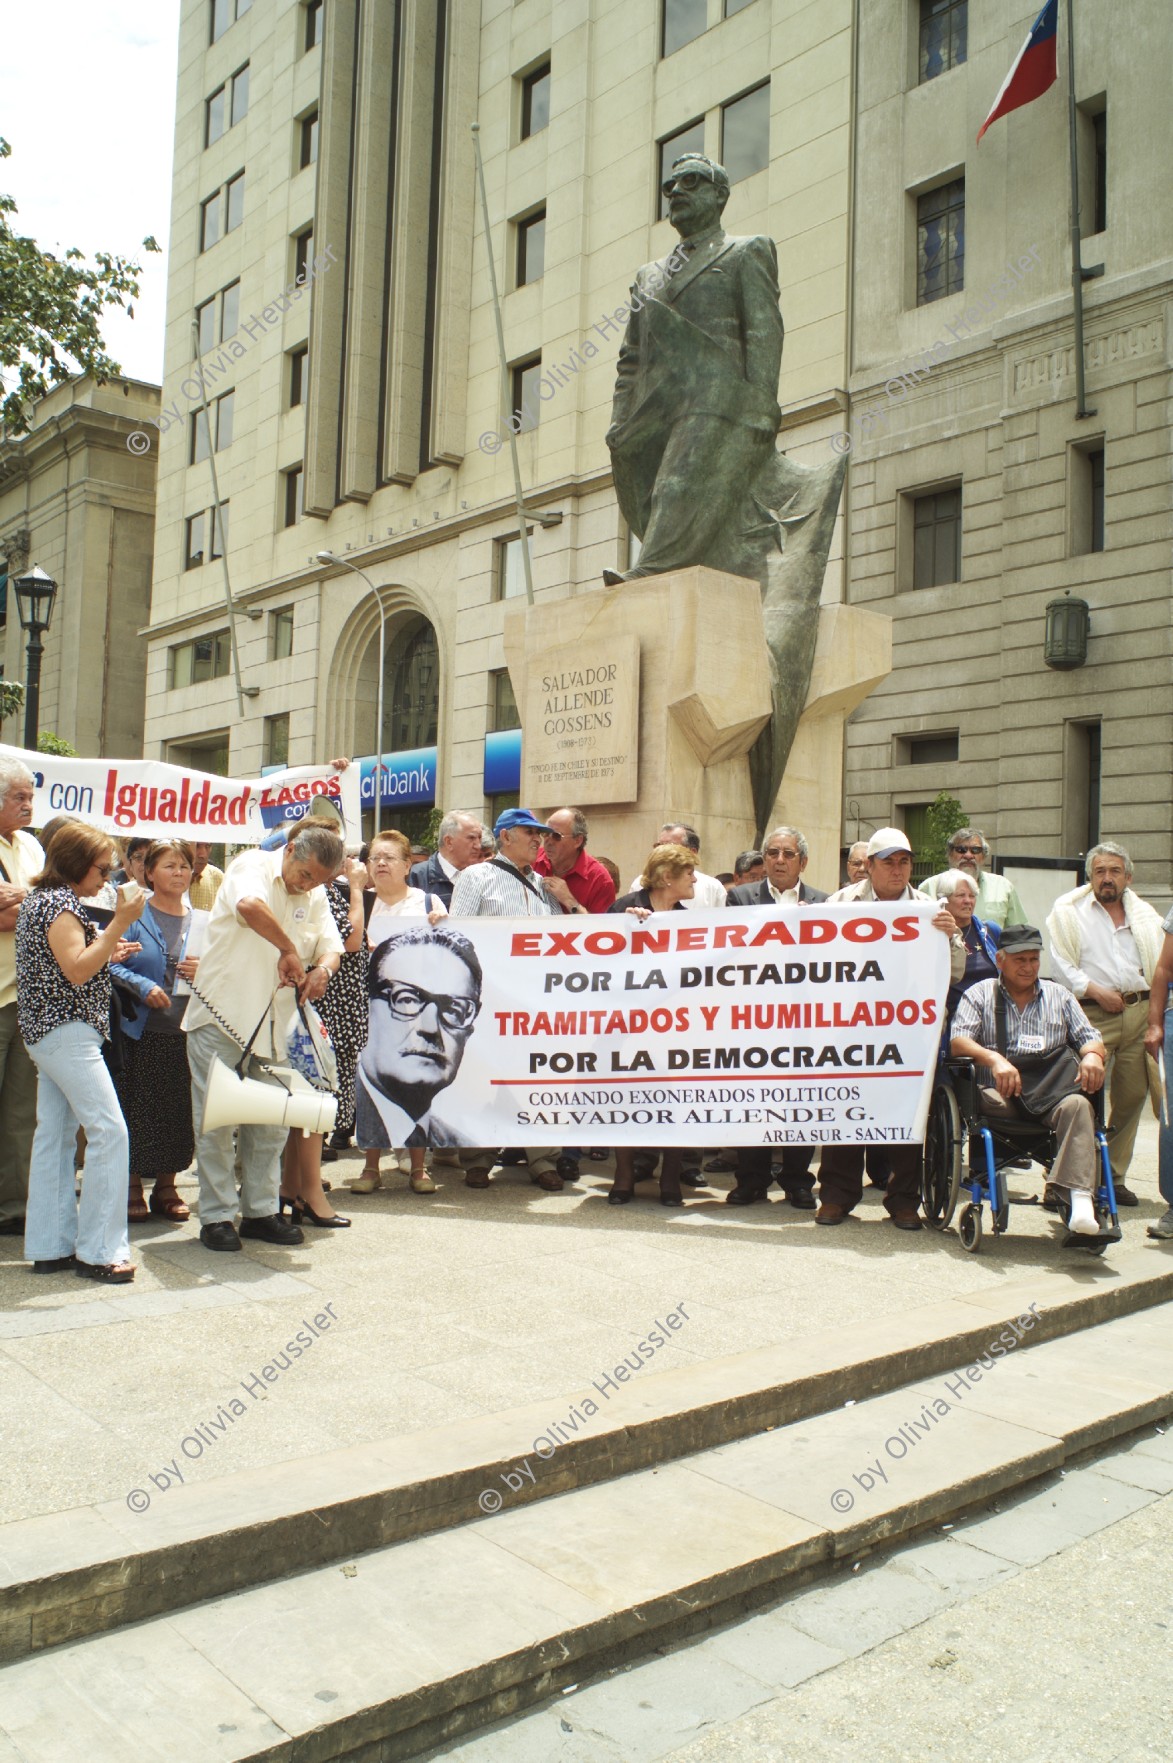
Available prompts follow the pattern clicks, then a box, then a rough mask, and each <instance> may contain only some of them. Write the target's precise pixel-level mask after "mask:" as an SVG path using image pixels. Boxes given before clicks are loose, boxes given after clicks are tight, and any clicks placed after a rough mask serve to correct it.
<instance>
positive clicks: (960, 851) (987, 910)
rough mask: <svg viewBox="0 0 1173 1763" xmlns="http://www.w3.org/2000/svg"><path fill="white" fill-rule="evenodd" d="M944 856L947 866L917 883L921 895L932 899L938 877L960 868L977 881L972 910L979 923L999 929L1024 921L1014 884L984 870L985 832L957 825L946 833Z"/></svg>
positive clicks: (988, 849)
mask: <svg viewBox="0 0 1173 1763" xmlns="http://www.w3.org/2000/svg"><path fill="white" fill-rule="evenodd" d="M945 855H946V856H947V857H948V859H949V869H943V870H942V871H941V874H940V875H931V876H930V877H929V879H928V880H927V881H924V882H921V884H920V888H921V892H922V894H927V895H928V896H929V899H930V900H935V899H936V898H937V893H938V888H939V884H940V881H941V876H944V875H948V874H949V870H952V869H960V870H962V871H963V872H964V873H965V874H966V875H968V876H971V877H972V879H973V880H974V881H975V882H976V883H977V906H976V907H975V911H976V913H977V916H978V917H979V918H980V919H981V921H982V923H983V924H996V925H997V926H998V928H999V930H1004V929H1005V928H1006V926H1007V925H1008V924H1025V923H1026V913H1025V912H1024V911H1023V909H1022V901H1021V900H1020V899H1019V898H1018V890H1017V888H1016V887H1015V886H1014V883H1013V882H1008V881H1007V880H1006V879H1005V878H1004V877H1003V876H1000V875H990V874H988V873H987V871H986V864H987V863H988V862H989V859H990V847H989V845H988V844H987V842H986V835H985V833H982V832H979V831H978V829H977V827H976V826H962V827H958V829H957V831H956V832H955V833H951V834H950V837H949V842H948V844H947V845H946V846H945Z"/></svg>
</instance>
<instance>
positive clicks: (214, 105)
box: [204, 86, 228, 147]
mask: <svg viewBox="0 0 1173 1763" xmlns="http://www.w3.org/2000/svg"><path fill="white" fill-rule="evenodd" d="M227 103H228V92H227V88H226V87H224V86H221V87H220V88H219V90H218V91H215V92H213V93H212V96H211V97H210V98H209V99H208V100H207V101H206V103H205V105H204V146H205V147H210V146H211V145H212V142H213V141H218V140H219V139H220V136H221V135H222V134H223V133H224V129H225V126H226V125H225V121H224V118H225V115H226V112H227Z"/></svg>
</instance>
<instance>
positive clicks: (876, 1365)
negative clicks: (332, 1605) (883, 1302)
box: [0, 1245, 1173, 1763]
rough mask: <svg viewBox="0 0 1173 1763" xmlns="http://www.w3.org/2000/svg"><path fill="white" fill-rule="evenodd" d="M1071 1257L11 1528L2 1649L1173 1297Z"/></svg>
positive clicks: (1144, 1268) (1164, 1261)
mask: <svg viewBox="0 0 1173 1763" xmlns="http://www.w3.org/2000/svg"><path fill="white" fill-rule="evenodd" d="M1065 1266H1066V1267H1067V1268H1068V1269H1069V1271H1067V1274H1066V1277H1065V1279H1064V1280H1063V1282H1062V1283H1060V1282H1059V1281H1058V1280H1056V1279H1054V1278H1051V1279H1048V1280H1045V1281H1040V1279H1039V1278H1038V1276H1037V1275H1036V1276H1034V1277H1033V1278H1031V1279H1029V1280H1028V1279H1022V1280H1015V1281H1009V1280H1008V1281H1007V1283H1006V1284H1005V1285H1004V1286H1003V1287H1001V1288H1000V1289H999V1290H998V1291H996V1292H986V1293H980V1294H971V1295H969V1296H966V1297H958V1298H955V1299H950V1300H948V1301H947V1302H944V1303H935V1304H931V1305H925V1306H921V1307H919V1308H915V1309H910V1310H908V1311H907V1312H906V1313H905V1314H903V1315H901V1316H897V1317H894V1318H891V1319H889V1320H885V1321H882V1322H879V1323H877V1325H876V1326H875V1327H874V1328H870V1329H868V1330H866V1331H864V1330H861V1329H859V1328H858V1327H853V1328H848V1329H840V1330H835V1329H829V1330H824V1331H823V1332H822V1333H820V1334H817V1335H812V1336H810V1337H806V1338H803V1339H800V1340H796V1341H790V1342H787V1343H785V1344H784V1345H782V1346H778V1347H770V1348H763V1349H760V1350H757V1351H754V1352H750V1353H743V1354H736V1355H733V1356H731V1357H728V1358H725V1359H717V1360H711V1361H708V1362H706V1363H705V1364H703V1365H698V1366H695V1367H689V1368H688V1369H686V1370H676V1371H671V1372H664V1373H655V1372H653V1371H645V1372H644V1373H643V1374H642V1376H641V1375H640V1374H639V1373H638V1372H635V1371H632V1370H631V1369H630V1368H627V1367H622V1366H620V1367H616V1368H612V1370H610V1371H608V1370H605V1369H601V1370H600V1375H599V1378H598V1379H596V1380H594V1387H592V1388H591V1389H590V1390H588V1391H585V1392H584V1391H582V1390H579V1391H577V1392H574V1393H573V1394H572V1395H569V1396H567V1397H566V1398H565V1399H564V1400H563V1401H561V1402H557V1401H556V1402H548V1403H542V1404H532V1405H530V1406H527V1407H525V1408H518V1409H513V1410H509V1411H506V1412H504V1413H501V1414H497V1415H494V1416H489V1417H484V1418H479V1419H476V1420H472V1421H464V1422H461V1423H459V1424H457V1425H451V1426H446V1427H441V1428H436V1429H433V1430H431V1431H427V1432H422V1433H417V1434H414V1435H411V1436H409V1437H405V1438H400V1439H393V1440H388V1441H384V1442H382V1443H379V1444H374V1445H366V1446H358V1447H352V1448H350V1449H347V1450H343V1451H336V1452H329V1453H326V1454H323V1455H320V1456H316V1457H311V1458H305V1459H302V1460H299V1461H295V1462H287V1463H283V1464H279V1465H276V1466H272V1467H267V1468H263V1469H257V1470H249V1471H244V1472H242V1473H239V1474H236V1475H233V1476H228V1477H224V1478H221V1479H217V1480H213V1481H205V1482H201V1483H196V1484H187V1485H180V1486H175V1487H172V1488H163V1489H160V1488H159V1487H157V1486H156V1487H154V1488H150V1489H138V1490H132V1491H131V1493H130V1495H128V1498H127V1500H126V1501H123V1500H117V1501H109V1502H106V1503H104V1504H102V1505H99V1506H91V1507H80V1508H76V1509H75V1510H73V1511H70V1512H65V1513H61V1514H56V1515H52V1516H47V1517H38V1518H34V1519H27V1520H23V1521H20V1522H18V1523H14V1524H9V1525H5V1526H3V1527H0V1660H15V1659H20V1658H23V1657H26V1656H27V1655H29V1654H33V1653H36V1652H38V1651H40V1650H42V1649H44V1648H47V1647H53V1646H58V1645H61V1644H62V1643H64V1642H66V1641H70V1640H76V1639H78V1638H80V1637H82V1636H85V1635H89V1634H96V1633H99V1632H102V1631H104V1630H110V1629H114V1628H117V1627H119V1626H120V1625H123V1624H126V1623H131V1622H140V1621H143V1620H144V1619H147V1618H150V1617H153V1616H157V1615H161V1614H165V1613H166V1612H168V1611H174V1610H182V1609H184V1608H186V1607H187V1606H189V1605H192V1604H195V1603H197V1602H199V1601H201V1600H205V1599H209V1598H214V1597H220V1596H223V1595H224V1594H226V1593H229V1592H232V1591H236V1590H242V1589H244V1588H247V1587H250V1586H257V1585H260V1584H263V1583H265V1582H266V1581H272V1580H278V1579H281V1578H282V1576H284V1575H285V1574H287V1573H288V1572H289V1571H290V1567H291V1565H292V1564H296V1566H297V1567H298V1568H300V1569H307V1568H313V1567H317V1566H323V1567H324V1566H327V1565H328V1564H330V1563H332V1562H339V1561H343V1560H347V1559H349V1558H350V1557H352V1556H354V1555H357V1554H361V1553H364V1552H366V1551H369V1550H372V1549H379V1548H383V1547H385V1546H387V1545H388V1544H392V1543H398V1542H405V1541H408V1540H410V1539H413V1538H424V1537H428V1536H432V1535H434V1534H436V1533H438V1532H441V1531H443V1530H446V1529H448V1528H450V1527H452V1526H456V1525H463V1524H467V1523H468V1522H469V1521H470V1520H472V1519H475V1518H476V1517H477V1516H478V1514H479V1513H491V1512H492V1511H493V1510H495V1508H496V1506H497V1505H502V1506H508V1507H509V1508H510V1509H511V1510H513V1509H515V1508H517V1507H520V1506H523V1505H526V1504H529V1503H532V1502H534V1501H544V1500H547V1499H549V1498H551V1497H553V1496H556V1495H559V1494H562V1493H565V1492H566V1491H568V1490H571V1489H575V1488H579V1489H586V1488H590V1487H595V1486H599V1485H601V1484H605V1483H607V1482H609V1481H611V1480H613V1479H614V1478H616V1477H620V1476H632V1475H635V1474H638V1473H639V1472H641V1471H646V1470H652V1471H653V1472H654V1471H656V1470H657V1469H658V1468H660V1466H663V1465H667V1464H670V1463H672V1462H673V1461H674V1460H676V1459H679V1458H682V1457H684V1456H686V1455H688V1454H689V1453H693V1452H696V1451H699V1450H703V1449H706V1448H713V1447H719V1446H723V1445H726V1444H729V1443H730V1442H733V1441H736V1440H738V1439H747V1438H750V1437H752V1436H754V1435H757V1434H760V1433H762V1432H763V1431H765V1430H766V1429H768V1428H771V1427H773V1428H778V1427H784V1426H791V1425H793V1424H795V1423H796V1422H799V1421H803V1420H806V1419H809V1418H812V1417H815V1416H818V1415H820V1414H824V1413H827V1412H828V1411H829V1410H832V1409H835V1408H838V1407H840V1406H841V1405H842V1404H843V1402H844V1401H845V1400H855V1401H857V1402H858V1401H862V1400H864V1399H866V1398H869V1397H872V1396H876V1395H880V1394H883V1393H884V1392H886V1391H892V1390H896V1389H900V1388H902V1387H903V1386H907V1385H910V1384H913V1383H915V1382H916V1381H917V1380H923V1379H925V1378H930V1377H933V1376H936V1375H938V1374H941V1373H944V1372H946V1371H951V1370H952V1369H953V1368H955V1367H956V1366H958V1365H960V1364H964V1363H965V1362H966V1361H967V1360H969V1359H971V1358H972V1357H973V1356H974V1355H975V1354H976V1353H978V1352H980V1351H982V1350H983V1349H984V1348H985V1347H986V1344H987V1343H988V1342H989V1341H990V1340H991V1339H992V1338H994V1337H995V1336H996V1335H997V1334H998V1333H999V1331H1000V1330H1001V1329H1002V1328H1004V1327H1006V1328H1010V1329H1011V1331H1012V1337H1013V1338H1015V1339H1016V1340H1018V1341H1019V1342H1020V1343H1021V1345H1020V1347H1019V1349H1018V1350H1019V1351H1021V1350H1022V1349H1023V1348H1026V1349H1029V1350H1030V1351H1032V1352H1035V1351H1037V1350H1038V1349H1039V1347H1041V1346H1042V1345H1044V1344H1045V1343H1047V1342H1049V1341H1055V1340H1058V1339H1061V1338H1064V1337H1066V1336H1070V1335H1071V1334H1073V1333H1078V1332H1080V1331H1083V1330H1085V1329H1087V1328H1089V1327H1093V1326H1096V1325H1098V1324H1100V1323H1102V1322H1104V1321H1106V1320H1110V1319H1112V1318H1119V1317H1123V1316H1126V1315H1129V1314H1135V1313H1137V1312H1141V1311H1143V1310H1145V1309H1147V1308H1148V1307H1150V1306H1152V1305H1154V1304H1159V1303H1162V1302H1165V1301H1168V1300H1170V1299H1173V1261H1171V1259H1170V1257H1168V1256H1167V1255H1166V1254H1164V1253H1163V1252H1162V1251H1161V1250H1160V1249H1158V1248H1157V1247H1156V1246H1155V1245H1154V1246H1153V1247H1152V1248H1151V1249H1149V1248H1145V1249H1139V1250H1136V1251H1133V1252H1131V1253H1126V1254H1118V1255H1116V1256H1115V1257H1113V1258H1112V1259H1111V1260H1110V1261H1107V1260H1106V1261H1102V1262H1101V1261H1090V1260H1088V1261H1083V1260H1078V1261H1076V1260H1072V1261H1071V1262H1070V1263H1067V1264H1065ZM1056 1287H1057V1288H1058V1289H1057V1290H1056V1289H1055V1288H1056ZM1043 1290H1046V1291H1047V1292H1048V1293H1049V1295H1047V1296H1044V1297H1042V1298H1041V1299H1040V1296H1039V1293H1040V1291H1043ZM675 1314H676V1313H675V1312H674V1313H671V1315H670V1316H669V1317H667V1318H665V1319H663V1323H664V1332H665V1333H667V1334H670V1333H671V1328H672V1316H673V1315H675ZM632 1359H633V1361H634V1363H635V1364H639V1363H641V1361H639V1360H638V1358H637V1357H636V1356H635V1355H634V1354H633V1355H632ZM616 1373H617V1375H616ZM608 1380H609V1381H608ZM623 1380H626V1381H623ZM588 1400H589V1401H590V1402H593V1403H594V1405H595V1407H596V1408H597V1413H595V1414H590V1413H588V1412H587V1405H588ZM572 1429H573V1430H572ZM177 1468H178V1469H179V1470H180V1471H182V1468H183V1465H182V1463H179V1464H177ZM138 1496H145V1497H146V1498H147V1499H148V1500H149V1501H150V1504H149V1506H148V1508H147V1509H145V1510H142V1509H141V1507H142V1499H141V1498H139V1497H138ZM0 1763H2V1759H0Z"/></svg>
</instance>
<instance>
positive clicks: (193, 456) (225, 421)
mask: <svg viewBox="0 0 1173 1763" xmlns="http://www.w3.org/2000/svg"><path fill="white" fill-rule="evenodd" d="M235 407H236V393H235V392H222V393H221V394H220V396H219V397H218V398H214V399H213V400H212V403H211V405H210V415H211V419H212V424H213V433H214V434H215V436H216V451H217V453H222V452H223V450H224V448H225V447H231V445H232V419H233V416H234V414H235ZM207 457H208V428H207V422H206V420H205V416H204V412H203V410H202V409H200V410H193V411H192V416H191V452H190V463H191V464H192V465H198V464H199V463H200V461H201V460H202V459H206V458H207Z"/></svg>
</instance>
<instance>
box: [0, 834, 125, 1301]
mask: <svg viewBox="0 0 1173 1763" xmlns="http://www.w3.org/2000/svg"><path fill="white" fill-rule="evenodd" d="M114 862H115V852H114V846H113V844H112V843H111V841H110V839H109V838H108V837H107V835H106V834H105V833H102V832H98V831H97V830H96V829H95V828H94V827H91V826H84V825H82V824H81V823H80V822H77V821H74V822H71V823H70V824H68V825H66V826H63V827H61V828H60V829H59V831H58V832H57V833H55V834H54V836H53V838H52V839H51V840H50V842H49V847H48V849H47V851H46V853H45V867H44V869H43V870H42V871H41V874H40V875H39V876H37V878H36V880H35V881H34V882H33V884H32V887H31V889H30V890H29V892H28V894H27V895H26V896H25V899H24V901H23V903H22V905H21V908H20V912H19V914H18V916H17V920H16V1013H17V1021H18V1022H19V1024H20V1032H21V1037H22V1039H23V1040H24V1044H25V1046H26V1047H27V1048H28V1050H29V1056H30V1058H31V1059H32V1061H33V1064H34V1065H35V1066H36V1068H37V1073H38V1078H39V1082H38V1085H37V1130H36V1136H35V1137H34V1139H33V1152H32V1161H31V1163H30V1166H29V1195H28V1210H27V1213H26V1217H25V1239H24V1243H25V1250H24V1252H25V1258H26V1260H29V1261H31V1262H32V1263H33V1270H34V1272H36V1273H61V1272H64V1271H65V1270H66V1269H68V1268H73V1270H74V1271H75V1272H76V1273H77V1274H78V1275H79V1276H80V1277H82V1278H84V1279H97V1280H103V1281H106V1282H108V1283H110V1284H114V1285H125V1284H127V1283H128V1282H129V1281H130V1280H132V1279H133V1278H134V1268H133V1267H132V1266H131V1264H130V1259H129V1256H130V1244H129V1241H128V1239H127V1233H126V1191H127V1183H128V1176H129V1167H128V1155H129V1141H128V1138H127V1132H126V1124H125V1122H124V1121H123V1118H122V1110H121V1108H120V1107H119V1106H118V1096H117V1094H116V1092H115V1089H114V1081H113V1079H112V1078H111V1076H110V1073H109V1071H108V1070H107V1069H106V1063H105V1060H104V1059H103V1057H102V1048H103V1045H104V1043H105V1042H106V1041H107V1040H108V1039H109V1034H110V972H109V965H108V964H109V962H110V961H111V959H112V958H113V956H114V955H115V953H116V952H117V953H118V954H119V955H121V956H125V955H127V954H129V953H130V952H131V948H132V945H129V944H126V943H124V942H123V941H122V933H123V931H124V930H125V929H126V926H127V925H129V924H131V923H133V922H134V920H135V919H136V918H137V917H138V913H139V904H140V902H141V900H142V890H141V889H140V888H139V887H138V885H137V883H133V882H128V883H127V884H126V886H125V887H124V888H121V889H119V892H118V903H117V905H116V906H115V908H114V916H113V918H112V919H111V921H110V923H109V924H108V925H107V926H106V928H105V930H103V931H98V930H97V929H96V928H95V927H94V925H93V924H92V923H91V922H90V920H89V918H88V917H87V916H86V914H85V912H84V909H83V907H82V904H81V902H82V900H83V899H84V898H86V897H87V896H90V895H93V894H96V893H97V892H98V891H99V889H100V888H101V887H102V886H103V884H104V883H105V882H106V881H107V879H108V878H109V875H110V871H111V870H112V869H113V867H114ZM133 947H137V945H133ZM79 1126H80V1127H82V1128H83V1129H84V1131H85V1135H86V1164H85V1173H84V1175H83V1177H82V1190H81V1205H80V1207H79V1205H78V1203H77V1199H76V1197H75V1187H74V1184H75V1178H74V1154H75V1149H76V1143H77V1129H78V1127H79Z"/></svg>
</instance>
